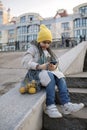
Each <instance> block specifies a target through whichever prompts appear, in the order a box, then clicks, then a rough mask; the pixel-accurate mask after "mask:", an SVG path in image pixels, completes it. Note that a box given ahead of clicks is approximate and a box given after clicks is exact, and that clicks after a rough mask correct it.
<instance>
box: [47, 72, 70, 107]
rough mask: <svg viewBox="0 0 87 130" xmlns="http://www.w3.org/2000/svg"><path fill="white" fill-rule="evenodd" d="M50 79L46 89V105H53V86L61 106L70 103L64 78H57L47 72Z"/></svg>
mask: <svg viewBox="0 0 87 130" xmlns="http://www.w3.org/2000/svg"><path fill="white" fill-rule="evenodd" d="M48 75H49V77H50V79H51V81H50V83H49V84H48V85H47V87H46V105H47V106H48V105H51V104H55V85H57V87H58V90H59V99H60V102H61V105H64V104H65V103H68V102H70V97H69V92H68V89H67V85H66V81H65V79H64V78H60V79H59V78H58V77H56V76H55V75H54V74H52V73H50V72H48Z"/></svg>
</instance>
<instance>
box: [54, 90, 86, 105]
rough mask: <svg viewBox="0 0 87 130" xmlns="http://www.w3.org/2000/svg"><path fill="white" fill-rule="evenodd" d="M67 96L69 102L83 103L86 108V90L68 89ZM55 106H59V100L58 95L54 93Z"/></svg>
mask: <svg viewBox="0 0 87 130" xmlns="http://www.w3.org/2000/svg"><path fill="white" fill-rule="evenodd" d="M68 90H69V94H70V98H71V102H73V103H80V102H82V103H84V104H85V106H86V107H87V89H82V88H69V89H68ZM55 101H56V104H61V103H60V100H59V93H58V91H56V99H55Z"/></svg>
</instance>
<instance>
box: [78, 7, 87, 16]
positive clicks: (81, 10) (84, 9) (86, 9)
mask: <svg viewBox="0 0 87 130" xmlns="http://www.w3.org/2000/svg"><path fill="white" fill-rule="evenodd" d="M79 12H80V14H86V13H87V6H83V7H81V8H79Z"/></svg>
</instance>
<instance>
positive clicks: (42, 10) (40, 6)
mask: <svg viewBox="0 0 87 130" xmlns="http://www.w3.org/2000/svg"><path fill="white" fill-rule="evenodd" d="M0 1H2V3H3V5H4V7H5V8H6V9H8V8H10V9H11V15H13V16H20V15H21V14H24V13H31V12H33V13H39V14H40V15H41V16H42V17H43V18H46V17H53V16H55V14H56V12H57V10H59V9H66V10H67V12H68V14H72V13H73V8H74V7H75V6H78V5H79V4H82V3H87V0H0Z"/></svg>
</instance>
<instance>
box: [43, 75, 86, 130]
mask: <svg viewBox="0 0 87 130" xmlns="http://www.w3.org/2000/svg"><path fill="white" fill-rule="evenodd" d="M66 82H67V85H68V88H69V93H70V97H71V101H72V102H76V103H79V102H83V103H84V104H85V107H84V108H83V109H82V110H80V111H78V112H76V113H72V115H67V116H63V118H61V119H52V118H49V117H48V116H47V115H46V114H45V113H43V128H42V130H87V73H84V74H83V73H81V74H78V75H73V76H69V77H66ZM56 104H57V106H58V109H59V111H60V112H61V113H62V111H61V108H60V105H59V104H60V101H59V96H58V91H57V92H56Z"/></svg>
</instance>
